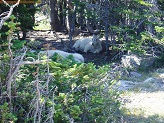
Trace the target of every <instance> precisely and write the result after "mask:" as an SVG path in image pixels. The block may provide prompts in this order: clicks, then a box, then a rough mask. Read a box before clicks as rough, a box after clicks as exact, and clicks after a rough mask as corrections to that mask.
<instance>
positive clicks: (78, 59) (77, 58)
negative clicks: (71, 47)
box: [39, 50, 84, 63]
mask: <svg viewBox="0 0 164 123" xmlns="http://www.w3.org/2000/svg"><path fill="white" fill-rule="evenodd" d="M55 53H57V54H58V55H60V56H62V57H63V58H66V57H68V56H69V55H72V56H73V58H74V60H75V61H76V62H79V63H80V62H84V57H83V56H82V55H81V54H79V53H68V52H64V51H61V50H46V51H40V52H39V54H48V57H52V56H53V55H54V54H55Z"/></svg>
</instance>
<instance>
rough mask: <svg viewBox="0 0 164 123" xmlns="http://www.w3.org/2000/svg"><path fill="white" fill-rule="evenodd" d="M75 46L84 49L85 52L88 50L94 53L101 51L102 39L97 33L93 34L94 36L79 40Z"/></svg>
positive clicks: (80, 49) (77, 48)
mask: <svg viewBox="0 0 164 123" xmlns="http://www.w3.org/2000/svg"><path fill="white" fill-rule="evenodd" d="M73 48H75V50H77V51H82V52H85V53H87V52H88V51H90V52H92V53H100V52H101V51H102V46H101V41H100V40H99V37H98V36H96V35H93V38H83V39H79V40H77V41H76V42H75V44H74V45H73Z"/></svg>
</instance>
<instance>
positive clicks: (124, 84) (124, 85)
mask: <svg viewBox="0 0 164 123" xmlns="http://www.w3.org/2000/svg"><path fill="white" fill-rule="evenodd" d="M134 86H135V83H133V82H132V81H127V80H119V81H118V82H116V84H115V85H114V86H113V88H114V89H117V90H119V91H125V90H128V89H130V88H133V87H134Z"/></svg>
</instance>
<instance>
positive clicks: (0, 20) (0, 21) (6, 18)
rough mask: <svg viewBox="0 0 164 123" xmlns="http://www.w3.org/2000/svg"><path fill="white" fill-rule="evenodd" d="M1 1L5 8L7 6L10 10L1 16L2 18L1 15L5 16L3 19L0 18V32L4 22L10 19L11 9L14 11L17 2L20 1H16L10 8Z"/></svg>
mask: <svg viewBox="0 0 164 123" xmlns="http://www.w3.org/2000/svg"><path fill="white" fill-rule="evenodd" d="M2 1H3V3H4V4H5V5H6V6H9V7H10V10H9V11H8V12H4V13H2V14H1V16H2V15H3V16H4V15H6V16H4V17H1V16H0V17H1V18H0V30H1V28H2V26H3V24H4V22H5V21H6V20H8V19H9V18H10V16H11V14H12V12H13V9H14V8H15V7H16V6H18V5H19V2H20V0H18V1H17V3H16V4H14V5H12V6H10V5H9V4H8V3H7V2H6V1H5V0H2Z"/></svg>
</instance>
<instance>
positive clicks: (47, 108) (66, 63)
mask: <svg viewBox="0 0 164 123" xmlns="http://www.w3.org/2000/svg"><path fill="white" fill-rule="evenodd" d="M54 57H55V58H54V60H55V61H50V62H48V63H43V64H40V65H24V66H22V67H21V69H20V70H19V73H18V74H17V77H16V84H15V87H16V89H17V93H16V94H17V97H16V98H15V99H14V100H12V106H13V107H14V110H13V111H12V115H13V116H16V117H15V118H17V121H16V122H33V121H36V122H39V121H40V122H54V123H65V122H70V121H74V122H78V123H81V122H93V123H94V122H95V123H104V122H116V121H118V119H119V116H120V110H119V108H120V102H119V100H118V98H119V93H118V92H116V91H115V90H113V89H112V84H113V82H114V80H112V78H111V77H112V75H111V74H109V69H110V68H109V66H103V67H99V68H98V69H96V66H95V65H94V64H93V63H89V64H84V63H76V62H75V61H73V60H72V58H71V56H70V57H68V59H65V60H62V59H60V58H58V56H54ZM4 113H5V112H4ZM2 114H3V112H2ZM4 121H5V120H4Z"/></svg>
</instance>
